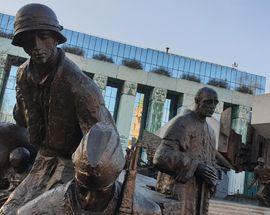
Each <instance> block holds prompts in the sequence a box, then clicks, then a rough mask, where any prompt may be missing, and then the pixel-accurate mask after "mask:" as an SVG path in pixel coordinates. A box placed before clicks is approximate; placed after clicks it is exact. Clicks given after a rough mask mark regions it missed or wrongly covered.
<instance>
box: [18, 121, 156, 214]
mask: <svg viewBox="0 0 270 215" xmlns="http://www.w3.org/2000/svg"><path fill="white" fill-rule="evenodd" d="M72 161H73V164H74V166H75V178H74V179H72V180H71V181H69V182H68V183H67V184H64V185H60V186H58V187H56V188H54V189H52V190H50V191H47V192H45V193H44V194H42V195H41V196H39V197H38V198H36V199H34V200H32V201H30V202H28V203H27V204H26V205H24V206H23V207H22V208H20V209H19V211H18V214H19V215H21V214H22V215H24V214H48V215H58V214H67V215H68V214H76V215H77V214H78V215H80V214H100V215H114V214H119V213H118V210H119V205H121V201H122V199H121V193H122V191H123V186H122V184H121V183H120V182H118V181H117V177H118V176H119V174H120V172H121V170H122V168H123V167H124V164H125V159H124V155H123V152H122V148H121V145H120V142H119V135H118V133H117V131H116V129H115V128H114V127H113V126H111V125H108V124H106V123H97V124H95V125H94V126H93V127H92V128H91V129H90V131H89V133H87V134H86V135H85V136H84V138H83V139H82V141H81V143H80V145H79V146H78V148H77V150H76V151H75V153H74V154H73V157H72ZM125 188H127V189H133V187H125ZM120 214H140V215H158V214H161V209H160V207H159V205H158V204H156V203H155V202H154V201H151V200H150V199H147V198H146V197H145V196H144V195H142V194H141V193H139V192H136V191H135V193H134V195H133V204H132V208H131V210H130V213H120Z"/></svg>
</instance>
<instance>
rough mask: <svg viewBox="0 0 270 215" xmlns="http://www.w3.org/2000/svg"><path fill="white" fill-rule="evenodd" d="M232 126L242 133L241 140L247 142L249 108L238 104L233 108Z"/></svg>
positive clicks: (249, 119) (249, 118)
mask: <svg viewBox="0 0 270 215" xmlns="http://www.w3.org/2000/svg"><path fill="white" fill-rule="evenodd" d="M232 115H233V119H232V128H233V129H234V131H235V132H236V133H238V134H241V135H242V142H243V143H246V142H247V135H248V124H249V123H250V121H251V108H250V107H245V106H238V107H237V108H235V109H234V110H233V114H232Z"/></svg>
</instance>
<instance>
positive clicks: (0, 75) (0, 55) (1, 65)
mask: <svg viewBox="0 0 270 215" xmlns="http://www.w3.org/2000/svg"><path fill="white" fill-rule="evenodd" d="M6 61H7V54H6V53H5V52H4V51H0V90H2V87H3V82H4V77H5V65H6Z"/></svg>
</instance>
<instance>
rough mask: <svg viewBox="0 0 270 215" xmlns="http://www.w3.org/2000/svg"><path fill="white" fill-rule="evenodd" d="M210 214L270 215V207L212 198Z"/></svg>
mask: <svg viewBox="0 0 270 215" xmlns="http://www.w3.org/2000/svg"><path fill="white" fill-rule="evenodd" d="M208 215H270V209H269V208H264V207H257V206H253V205H245V204H237V203H232V202H228V201H218V200H211V201H210V208H209V214H208Z"/></svg>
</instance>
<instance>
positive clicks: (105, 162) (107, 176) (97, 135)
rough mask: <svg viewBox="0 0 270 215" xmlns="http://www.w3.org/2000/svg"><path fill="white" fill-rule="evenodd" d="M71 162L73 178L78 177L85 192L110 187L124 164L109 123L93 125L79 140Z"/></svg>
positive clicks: (116, 133) (117, 139) (116, 139)
mask: <svg viewBox="0 0 270 215" xmlns="http://www.w3.org/2000/svg"><path fill="white" fill-rule="evenodd" d="M72 161H73V163H74V165H75V172H76V174H77V173H78V172H79V173H82V174H81V175H83V181H82V182H83V184H82V185H83V186H84V187H86V188H87V189H88V190H100V189H103V188H107V187H109V186H111V185H112V184H113V183H114V182H115V180H116V179H117V177H118V175H119V174H120V172H121V170H122V169H123V167H124V164H125V159H124V154H123V151H122V147H121V144H120V141H119V134H118V132H117V130H116V128H115V127H114V126H113V125H111V124H109V123H105V122H98V123H96V124H95V125H94V126H93V127H92V128H91V129H90V131H89V132H88V133H87V134H86V135H85V136H84V137H83V139H82V141H81V143H80V145H79V146H78V148H77V149H76V151H75V152H74V153H73V156H72ZM80 184H81V183H80Z"/></svg>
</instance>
